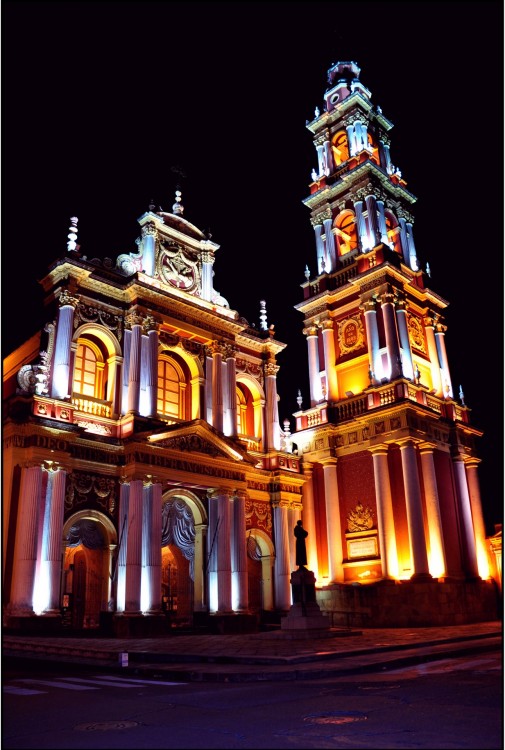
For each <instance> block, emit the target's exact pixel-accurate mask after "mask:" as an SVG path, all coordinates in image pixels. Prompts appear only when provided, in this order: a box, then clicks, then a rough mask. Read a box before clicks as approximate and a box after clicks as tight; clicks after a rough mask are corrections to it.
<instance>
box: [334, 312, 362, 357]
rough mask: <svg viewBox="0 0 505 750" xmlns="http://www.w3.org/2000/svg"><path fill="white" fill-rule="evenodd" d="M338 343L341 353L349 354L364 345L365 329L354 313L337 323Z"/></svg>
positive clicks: (359, 318)
mask: <svg viewBox="0 0 505 750" xmlns="http://www.w3.org/2000/svg"><path fill="white" fill-rule="evenodd" d="M337 335H338V345H339V348H340V352H341V353H342V354H349V352H353V351H355V350H356V349H361V348H362V347H364V345H365V330H364V328H363V322H362V320H361V317H360V316H358V315H356V316H352V317H351V318H346V319H345V320H341V321H339V323H338V334H337Z"/></svg>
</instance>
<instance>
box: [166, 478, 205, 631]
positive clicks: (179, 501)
mask: <svg viewBox="0 0 505 750" xmlns="http://www.w3.org/2000/svg"><path fill="white" fill-rule="evenodd" d="M161 518H162V521H161V523H162V530H161V555H162V572H161V578H162V592H161V595H162V602H163V609H164V610H165V611H166V612H167V615H168V616H169V617H170V619H171V622H172V624H173V625H174V626H178V627H181V626H191V625H193V612H195V611H203V610H204V609H207V607H206V604H205V596H206V586H205V569H204V567H205V566H204V534H205V531H206V529H207V517H206V514H205V510H204V507H203V504H202V502H201V500H200V499H199V498H198V497H197V496H196V495H194V494H193V493H192V492H190V491H189V490H171V491H170V492H168V493H166V494H165V495H164V497H163V506H162V513H161Z"/></svg>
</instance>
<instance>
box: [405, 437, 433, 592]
mask: <svg viewBox="0 0 505 750" xmlns="http://www.w3.org/2000/svg"><path fill="white" fill-rule="evenodd" d="M400 453H401V457H402V471H403V486H404V489H405V503H406V507H407V524H408V531H409V541H410V554H411V558H412V560H411V561H412V568H413V573H412V575H411V578H419V577H422V578H431V575H430V572H429V566H428V555H427V553H426V539H425V536H424V521H423V509H422V498H421V487H420V484H419V472H418V470H417V458H416V450H415V446H414V443H413V441H412V440H406V441H405V442H403V443H402V444H401V445H400Z"/></svg>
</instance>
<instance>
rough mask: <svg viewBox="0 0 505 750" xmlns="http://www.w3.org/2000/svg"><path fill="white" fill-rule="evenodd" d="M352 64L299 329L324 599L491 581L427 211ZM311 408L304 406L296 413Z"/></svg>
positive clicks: (301, 432)
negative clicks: (424, 226)
mask: <svg viewBox="0 0 505 750" xmlns="http://www.w3.org/2000/svg"><path fill="white" fill-rule="evenodd" d="M360 72H361V71H360V68H359V67H358V65H357V64H356V63H355V62H337V63H336V64H333V65H332V66H331V67H330V69H329V70H328V88H327V90H326V92H325V93H324V106H323V108H322V111H320V110H319V109H318V108H316V110H315V117H314V119H313V120H312V121H311V122H308V123H307V128H308V130H309V131H310V133H311V134H312V137H313V142H314V147H315V150H316V154H317V165H316V166H315V167H314V169H313V170H312V180H311V182H310V186H309V191H310V194H309V196H308V197H307V198H305V200H304V201H303V202H304V204H305V205H306V206H307V208H308V209H309V210H310V221H311V224H312V226H313V228H314V235H315V259H314V261H315V263H314V265H315V272H311V270H310V269H309V267H307V268H306V272H305V277H306V281H305V283H303V284H302V289H303V301H302V302H300V303H299V304H298V305H297V306H296V309H297V310H299V312H300V313H301V314H302V315H303V332H304V334H305V336H306V339H307V352H308V367H309V386H310V403H308V404H306V405H305V408H302V406H300V410H299V411H298V412H297V413H296V414H295V415H294V416H295V419H296V433H295V434H294V435H293V441H294V443H295V444H296V445H297V447H298V452H299V454H300V455H303V461H304V466H305V467H306V471H307V474H308V475H309V477H310V479H309V481H308V482H307V483H306V485H305V486H304V510H303V519H304V527H305V528H306V529H307V531H308V532H309V536H308V544H307V546H308V558H309V560H308V567H309V569H311V570H314V571H315V572H316V571H317V585H318V586H321V585H329V586H330V587H331V586H332V585H338V584H345V583H358V582H359V583H373V582H378V581H391V582H399V581H406V580H410V581H429V582H431V581H433V582H435V581H438V582H443V581H449V580H460V581H461V580H479V579H480V578H487V577H488V575H489V573H488V564H487V553H486V548H485V526H484V521H483V515H482V507H481V498H480V492H479V484H478V479H477V466H478V463H479V459H478V458H477V456H476V453H475V442H476V439H477V438H478V437H480V436H481V434H482V433H481V432H480V431H479V430H477V429H476V428H474V427H473V426H471V425H470V410H469V408H468V407H467V406H466V405H465V403H464V400H463V399H462V398H461V401H460V402H458V401H456V400H455V394H454V388H453V384H452V380H451V373H450V368H449V362H448V357H447V352H446V348H445V335H446V331H447V326H446V324H445V322H444V311H445V309H446V307H447V305H448V302H447V301H446V300H444V299H443V298H442V297H441V296H440V295H439V294H438V293H437V292H436V291H435V290H434V289H432V286H431V278H430V275H429V266H428V264H425V270H423V269H422V268H421V264H420V262H419V259H418V254H417V249H416V245H415V242H414V232H413V225H414V213H413V207H414V205H415V203H416V197H415V195H413V193H411V192H410V190H409V189H408V188H407V182H406V181H405V179H404V178H403V176H402V173H401V171H400V169H398V168H397V167H396V166H394V165H393V163H392V161H391V154H390V145H391V141H390V132H391V129H392V127H393V124H392V122H391V121H390V120H388V119H387V117H386V116H385V115H384V114H383V113H382V109H381V108H380V107H379V106H378V105H375V104H373V103H372V95H371V92H370V91H369V90H368V89H367V88H366V86H365V85H364V84H363V83H362V82H361V80H360ZM299 403H300V401H299Z"/></svg>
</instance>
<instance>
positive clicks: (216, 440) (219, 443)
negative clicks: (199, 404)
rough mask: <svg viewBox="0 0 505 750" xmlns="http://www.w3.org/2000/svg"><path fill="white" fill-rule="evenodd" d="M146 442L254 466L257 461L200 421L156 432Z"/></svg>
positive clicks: (239, 446)
mask: <svg viewBox="0 0 505 750" xmlns="http://www.w3.org/2000/svg"><path fill="white" fill-rule="evenodd" d="M148 442H149V443H152V444H154V445H156V446H157V447H159V448H167V449H170V450H176V451H182V452H184V453H200V454H203V455H206V456H213V457H215V458H227V459H231V460H233V461H241V462H245V463H248V464H252V465H254V464H256V463H257V459H255V458H253V457H252V456H249V454H248V453H247V451H246V450H245V449H244V448H243V447H242V446H241V445H239V444H237V442H236V441H234V440H232V439H231V438H226V437H223V436H221V435H220V434H219V433H218V432H217V431H216V430H215V429H214V428H213V427H211V426H210V425H209V424H208V423H207V422H205V421H204V420H201V419H194V420H193V421H191V422H185V423H184V424H183V425H181V424H176V425H171V426H170V427H167V428H166V429H164V430H158V431H156V432H155V433H152V434H151V435H150V436H149V437H148Z"/></svg>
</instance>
